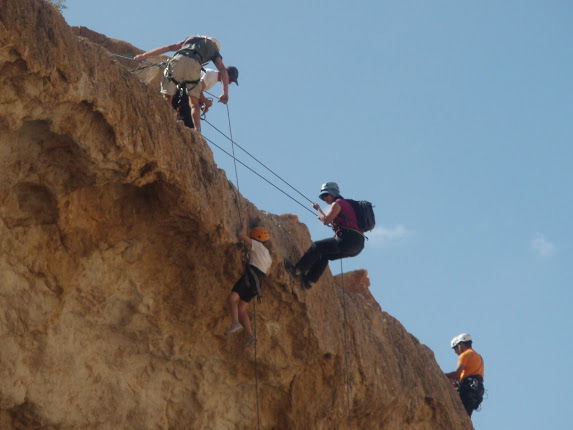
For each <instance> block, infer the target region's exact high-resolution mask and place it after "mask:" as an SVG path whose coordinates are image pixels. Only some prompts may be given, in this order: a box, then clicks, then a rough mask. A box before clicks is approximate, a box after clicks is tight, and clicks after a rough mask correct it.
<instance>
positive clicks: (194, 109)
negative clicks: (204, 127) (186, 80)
mask: <svg viewBox="0 0 573 430" xmlns="http://www.w3.org/2000/svg"><path fill="white" fill-rule="evenodd" d="M189 104H190V105H191V117H192V118H193V124H194V125H195V130H197V131H201V106H200V105H199V99H198V98H197V97H193V96H189Z"/></svg>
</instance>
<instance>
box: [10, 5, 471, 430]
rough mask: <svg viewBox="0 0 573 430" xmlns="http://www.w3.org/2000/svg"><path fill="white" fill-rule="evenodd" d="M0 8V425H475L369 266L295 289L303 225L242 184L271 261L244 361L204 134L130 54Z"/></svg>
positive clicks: (58, 21)
mask: <svg viewBox="0 0 573 430" xmlns="http://www.w3.org/2000/svg"><path fill="white" fill-rule="evenodd" d="M0 6H1V7H0V68H1V72H0V298H1V299H0V339H1V341H0V428H1V429H8V430H10V429H157V428H161V429H254V428H257V425H259V426H260V428H261V429H329V430H330V429H391V430H392V429H396V430H404V429H420V430H422V429H469V428H471V423H470V421H469V419H468V418H467V417H466V416H465V413H464V411H463V408H462V406H461V403H460V402H459V399H458V398H457V394H456V393H455V392H454V391H453V390H452V389H451V387H450V386H449V385H448V383H447V381H446V379H445V378H444V376H443V375H442V373H441V371H440V369H439V367H438V366H437V364H436V362H435V360H434V357H433V354H432V352H431V351H430V350H429V349H428V348H426V347H425V346H423V345H421V344H420V343H419V342H418V341H417V340H416V339H415V338H414V337H413V336H412V335H410V334H408V333H407V332H406V331H405V330H404V328H403V327H402V326H401V325H400V323H399V322H398V321H396V320H395V319H394V318H392V317H391V316H390V315H388V314H386V313H384V312H382V310H381V309H380V306H379V305H378V304H377V303H376V301H375V300H374V299H373V298H372V296H371V295H370V292H369V291H368V285H369V281H368V278H367V273H366V272H365V271H358V272H355V273H351V274H345V275H344V277H342V278H340V277H338V278H335V277H332V276H331V275H330V273H328V272H327V273H326V274H325V276H324V277H323V279H322V280H321V281H320V282H319V283H318V284H317V285H316V286H315V287H314V288H313V289H312V290H309V291H301V290H300V289H299V288H298V286H297V285H296V284H295V283H293V282H292V280H291V279H290V278H289V276H288V275H287V273H286V272H285V270H284V268H283V267H282V265H281V264H280V262H281V261H282V260H283V258H291V259H294V258H296V257H298V256H300V255H301V253H302V252H303V251H304V249H305V248H306V247H307V246H308V245H309V244H310V237H309V234H308V230H307V229H306V227H305V226H304V225H302V224H301V223H300V222H299V221H298V219H297V217H296V216H294V215H273V214H269V213H266V212H263V211H260V210H258V209H257V208H256V207H254V206H253V205H252V204H251V203H250V202H248V201H247V200H246V199H244V198H243V197H241V196H239V199H238V202H239V204H240V207H241V208H242V211H243V212H244V214H245V217H246V218H248V219H249V220H251V221H252V222H260V223H262V224H263V225H265V226H267V227H268V228H269V229H270V231H271V234H272V237H273V239H272V244H271V252H272V255H273V258H274V263H273V266H272V269H271V273H270V276H269V278H268V281H267V282H266V284H265V286H264V299H263V301H262V303H260V304H258V305H257V306H256V325H257V331H258V337H259V342H258V344H257V350H256V357H255V351H252V350H251V351H248V352H244V351H243V349H242V339H241V336H240V335H237V336H235V337H225V336H224V335H223V332H224V329H225V327H226V326H227V325H228V317H227V312H226V308H225V299H226V296H227V294H228V292H229V289H230V287H231V286H232V284H233V282H234V281H235V280H236V279H237V278H238V276H239V275H240V274H241V272H242V263H241V248H240V247H239V246H238V245H237V240H236V233H237V231H238V230H239V227H240V226H239V221H238V219H237V216H236V211H237V209H236V200H235V189H234V187H233V185H232V184H231V183H230V182H229V180H228V179H227V178H226V176H225V173H224V172H223V171H222V170H220V169H218V168H217V166H216V165H215V163H214V161H213V156H212V153H211V150H210V148H209V147H208V145H207V144H206V143H205V142H204V141H203V140H202V138H201V136H200V135H199V134H197V133H196V132H194V131H191V130H189V129H187V128H185V127H184V126H183V125H182V124H180V123H177V122H176V121H175V118H174V113H173V112H172V110H171V109H170V108H169V107H168V106H167V104H166V103H165V102H164V101H163V100H162V99H161V97H160V95H159V94H158V91H157V87H156V86H155V85H154V84H153V85H147V83H153V82H154V79H155V78H156V77H154V76H152V75H149V76H147V77H144V79H141V76H137V75H134V74H133V73H131V72H130V70H129V69H128V68H127V67H126V66H125V65H122V64H121V61H119V60H117V59H116V58H114V57H112V56H111V55H110V52H109V51H108V50H107V49H106V48H109V49H111V48H113V49H114V50H115V51H121V52H122V53H125V54H129V55H133V54H134V53H136V52H138V50H137V49H136V48H134V47H132V46H131V45H129V44H127V43H125V42H119V41H113V40H110V39H107V38H106V37H105V36H102V35H98V34H97V33H94V32H91V31H89V30H87V29H71V28H70V27H69V26H67V24H66V23H65V21H64V19H63V18H62V16H61V15H60V14H59V13H58V12H57V11H56V10H55V9H53V8H52V7H51V6H49V5H48V4H47V3H45V2H43V1H40V0H0ZM255 371H256V372H257V375H258V379H257V378H255ZM257 385H258V396H257V395H256V393H257ZM257 400H258V411H259V413H258V414H257Z"/></svg>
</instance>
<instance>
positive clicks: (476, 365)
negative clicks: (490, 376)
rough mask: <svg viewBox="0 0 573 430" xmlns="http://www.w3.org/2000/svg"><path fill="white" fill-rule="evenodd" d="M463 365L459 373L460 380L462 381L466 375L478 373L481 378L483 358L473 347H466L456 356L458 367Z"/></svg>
mask: <svg viewBox="0 0 573 430" xmlns="http://www.w3.org/2000/svg"><path fill="white" fill-rule="evenodd" d="M461 366H463V368H462V373H461V374H460V381H463V380H464V379H466V378H467V377H468V376H472V375H480V376H481V377H482V378H483V375H484V371H483V370H484V369H483V359H482V358H481V355H479V354H478V353H477V352H475V351H474V350H473V349H471V348H470V349H467V350H465V351H464V352H462V353H461V354H460V356H459V357H458V369H459V368H460V367H461Z"/></svg>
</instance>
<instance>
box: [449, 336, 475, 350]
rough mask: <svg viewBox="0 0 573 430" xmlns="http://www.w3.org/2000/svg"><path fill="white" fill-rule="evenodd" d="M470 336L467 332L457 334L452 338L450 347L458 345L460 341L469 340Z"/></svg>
mask: <svg viewBox="0 0 573 430" xmlns="http://www.w3.org/2000/svg"><path fill="white" fill-rule="evenodd" d="M471 340H472V337H471V336H470V335H469V334H467V333H462V334H458V335H457V336H456V337H454V338H453V339H452V342H451V345H452V348H455V347H456V346H458V344H460V343H462V342H471Z"/></svg>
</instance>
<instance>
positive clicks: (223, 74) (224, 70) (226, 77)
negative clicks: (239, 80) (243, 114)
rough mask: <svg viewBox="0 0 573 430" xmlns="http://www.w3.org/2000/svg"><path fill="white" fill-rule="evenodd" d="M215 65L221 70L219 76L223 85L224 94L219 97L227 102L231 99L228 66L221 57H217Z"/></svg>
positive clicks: (222, 101) (221, 100) (223, 101)
mask: <svg viewBox="0 0 573 430" xmlns="http://www.w3.org/2000/svg"><path fill="white" fill-rule="evenodd" d="M213 62H214V63H215V66H216V67H217V70H219V77H220V78H221V84H222V85H223V94H222V95H221V97H219V101H220V102H221V103H225V104H227V102H228V101H229V74H228V73H227V68H226V67H225V64H223V60H222V59H221V57H217V58H215V61H213Z"/></svg>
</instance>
